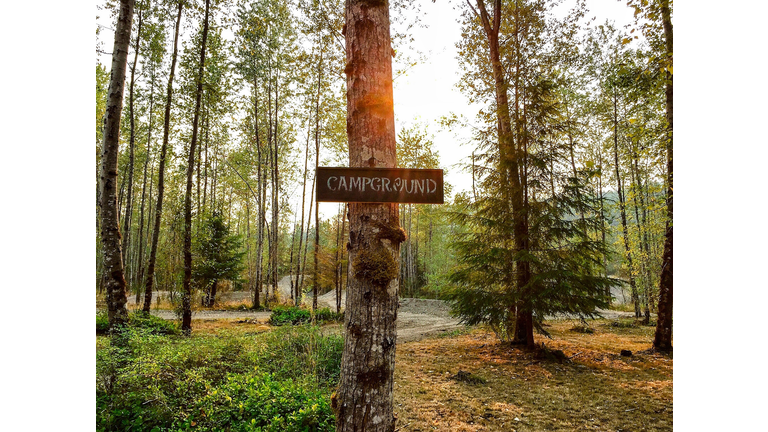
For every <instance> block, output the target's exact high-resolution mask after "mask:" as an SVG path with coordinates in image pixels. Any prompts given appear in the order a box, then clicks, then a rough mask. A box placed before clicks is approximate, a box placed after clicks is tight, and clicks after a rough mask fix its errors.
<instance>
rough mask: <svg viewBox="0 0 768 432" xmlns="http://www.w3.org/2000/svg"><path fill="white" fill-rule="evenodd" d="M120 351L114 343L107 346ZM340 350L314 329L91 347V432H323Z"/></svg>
mask: <svg viewBox="0 0 768 432" xmlns="http://www.w3.org/2000/svg"><path fill="white" fill-rule="evenodd" d="M118 341H120V343H117V342H118ZM342 348H343V340H342V338H341V337H339V336H334V335H328V336H325V335H323V334H322V333H321V332H320V330H319V329H318V328H317V327H311V326H301V327H285V328H279V329H275V330H273V331H270V332H267V333H261V334H247V333H236V332H229V331H227V330H221V331H217V332H214V333H207V334H195V335H193V336H192V337H188V338H186V337H181V336H175V335H158V334H153V333H152V332H151V331H149V330H147V329H145V328H132V327H128V328H126V329H124V330H123V331H122V332H120V333H119V334H117V335H114V336H112V337H102V338H99V339H98V340H97V352H96V427H97V430H99V431H150V432H151V431H156V432H161V431H185V430H196V431H197V430H199V431H222V430H229V431H332V430H335V426H334V417H333V413H332V410H331V408H330V394H331V393H332V389H333V388H334V386H335V385H336V384H337V383H338V379H339V370H340V365H341V353H342Z"/></svg>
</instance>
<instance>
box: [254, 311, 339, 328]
mask: <svg viewBox="0 0 768 432" xmlns="http://www.w3.org/2000/svg"><path fill="white" fill-rule="evenodd" d="M315 318H316V321H317V322H318V323H322V322H334V321H335V322H338V321H343V320H344V313H336V312H331V310H330V309H329V308H322V309H318V310H317V311H316V312H315ZM311 321H312V312H311V311H310V310H308V309H304V308H300V307H296V306H275V307H274V308H272V315H271V316H270V318H269V323H270V324H272V325H276V326H281V325H286V324H289V325H299V324H308V323H310V322H311Z"/></svg>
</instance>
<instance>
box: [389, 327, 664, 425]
mask: <svg viewBox="0 0 768 432" xmlns="http://www.w3.org/2000/svg"><path fill="white" fill-rule="evenodd" d="M608 324H609V323H607V322H602V323H599V324H598V325H596V326H594V327H592V328H593V329H594V330H595V332H594V333H593V334H586V333H581V332H574V331H572V328H573V327H574V326H577V325H579V322H578V321H554V322H551V326H550V327H548V328H547V330H548V331H549V332H550V333H551V334H552V336H553V338H554V339H553V340H549V339H544V338H541V337H540V338H539V341H540V342H541V341H543V342H544V344H545V345H544V346H543V347H542V346H541V345H540V346H539V348H538V349H536V350H534V351H528V350H524V349H519V348H515V347H511V346H509V345H504V344H501V343H499V342H498V340H497V339H496V338H495V336H494V335H493V333H492V332H490V331H488V330H484V329H477V330H475V331H473V332H471V333H469V334H464V335H459V336H457V337H455V338H451V339H446V338H441V339H426V340H422V341H419V342H411V343H406V344H403V345H400V346H398V350H397V368H396V370H395V381H396V383H395V407H396V414H397V416H398V423H397V426H398V427H403V430H408V431H431V430H451V431H481V430H482V431H488V430H491V431H497V430H498V431H511V430H517V431H543V430H546V431H573V430H584V429H589V430H611V431H616V430H646V431H670V430H672V364H673V360H672V359H671V358H670V357H667V356H663V355H659V354H646V353H643V350H647V349H648V348H650V346H651V341H652V339H653V329H649V328H647V327H644V326H643V327H637V328H616V327H611V326H610V325H608ZM622 349H628V350H631V351H632V352H633V353H635V354H634V355H633V356H631V357H622V356H621V355H620V351H621V350H622ZM459 371H463V372H464V373H465V374H464V376H468V377H481V378H482V379H484V380H485V381H486V382H485V383H484V384H482V385H480V384H470V383H468V382H464V381H462V380H457V379H456V377H457V375H459Z"/></svg>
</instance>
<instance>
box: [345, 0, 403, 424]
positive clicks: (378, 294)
mask: <svg viewBox="0 0 768 432" xmlns="http://www.w3.org/2000/svg"><path fill="white" fill-rule="evenodd" d="M345 12H346V24H345V27H344V30H345V31H344V33H345V37H346V54H347V67H346V68H345V72H346V75H347V136H348V138H349V166H350V167H382V168H393V167H395V164H396V161H397V159H396V153H395V122H394V120H395V119H394V109H393V100H392V54H393V52H392V47H391V44H390V33H389V10H388V7H387V2H378V1H377V2H370V1H359V0H348V1H347V4H346V11H345ZM349 207H350V211H349V214H350V234H349V258H350V261H351V262H352V265H351V266H350V270H349V281H350V282H349V289H348V291H347V304H346V313H345V317H344V325H345V328H346V338H345V341H344V354H343V357H342V365H341V382H340V383H339V390H338V392H337V393H336V394H335V395H334V396H333V398H332V400H331V402H332V406H333V408H334V411H335V412H336V430H337V431H339V432H341V431H369V432H373V431H387V432H392V431H394V429H395V417H394V414H393V398H392V388H393V384H394V371H395V341H396V337H397V334H396V332H395V319H396V318H397V306H398V291H399V284H398V278H397V275H398V272H399V263H398V261H399V256H400V251H399V249H400V243H401V242H402V241H403V240H405V233H404V232H403V230H402V228H400V221H399V219H400V218H399V215H398V205H397V204H394V203H393V204H367V203H351V204H350V206H349Z"/></svg>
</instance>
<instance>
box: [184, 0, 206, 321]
mask: <svg viewBox="0 0 768 432" xmlns="http://www.w3.org/2000/svg"><path fill="white" fill-rule="evenodd" d="M209 12H210V0H205V18H204V20H203V34H202V41H201V44H200V63H199V69H198V75H197V91H196V93H195V111H194V117H193V119H192V141H191V142H190V143H189V156H188V158H187V187H186V192H185V194H184V291H183V293H182V300H181V301H182V316H181V331H182V332H184V334H187V335H189V334H191V332H192V283H191V282H192V174H193V172H194V169H195V148H196V146H197V132H198V121H199V119H200V101H201V99H202V97H203V72H204V71H205V47H206V42H207V39H208V17H209Z"/></svg>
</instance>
